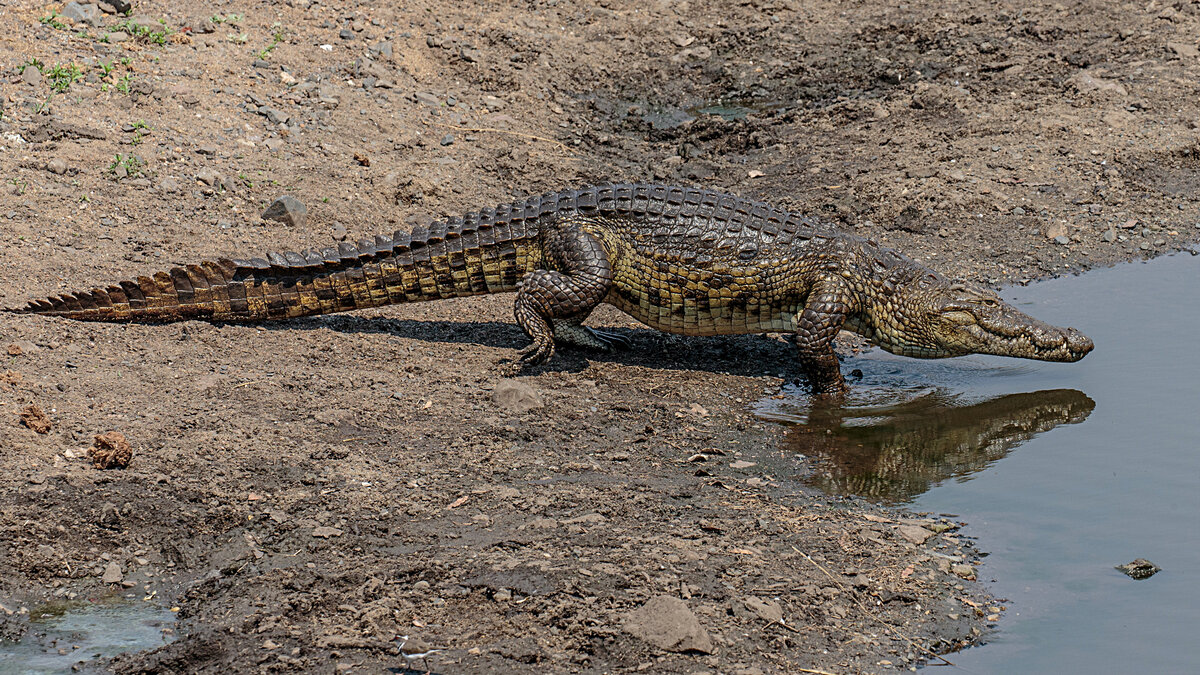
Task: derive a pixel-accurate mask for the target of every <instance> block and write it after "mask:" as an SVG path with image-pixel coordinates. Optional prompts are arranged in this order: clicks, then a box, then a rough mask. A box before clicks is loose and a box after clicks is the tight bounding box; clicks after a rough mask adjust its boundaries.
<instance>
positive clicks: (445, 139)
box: [439, 134, 454, 145]
mask: <svg viewBox="0 0 1200 675" xmlns="http://www.w3.org/2000/svg"><path fill="white" fill-rule="evenodd" d="M439 142H440V143H441V144H442V145H454V134H446V135H445V136H442V140H441V141H439Z"/></svg>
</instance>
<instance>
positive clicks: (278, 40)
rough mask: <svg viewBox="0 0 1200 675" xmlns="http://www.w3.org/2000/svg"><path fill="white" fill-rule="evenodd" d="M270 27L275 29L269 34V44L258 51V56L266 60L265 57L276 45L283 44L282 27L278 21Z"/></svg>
mask: <svg viewBox="0 0 1200 675" xmlns="http://www.w3.org/2000/svg"><path fill="white" fill-rule="evenodd" d="M271 27H272V28H274V29H275V32H274V33H273V34H272V35H271V44H269V45H267V46H266V47H264V48H263V49H262V50H260V51H259V52H258V58H260V59H262V60H263V61H266V60H267V57H268V56H270V55H271V52H273V51H275V48H276V47H278V46H279V45H281V44H283V27H282V26H280V25H279V23H278V22H276V23H275V24H274V25H273V26H271Z"/></svg>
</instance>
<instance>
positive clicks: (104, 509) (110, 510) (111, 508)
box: [100, 502, 121, 525]
mask: <svg viewBox="0 0 1200 675" xmlns="http://www.w3.org/2000/svg"><path fill="white" fill-rule="evenodd" d="M120 522H121V511H120V509H118V508H117V505H116V504H113V503H112V502H105V503H104V506H101V507H100V524H101V525H117V524H118V523H120Z"/></svg>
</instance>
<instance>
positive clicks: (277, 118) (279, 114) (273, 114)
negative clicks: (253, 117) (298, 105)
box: [258, 105, 290, 124]
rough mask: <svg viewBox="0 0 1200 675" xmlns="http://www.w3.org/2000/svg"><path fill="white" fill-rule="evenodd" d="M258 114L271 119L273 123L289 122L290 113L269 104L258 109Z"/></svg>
mask: <svg viewBox="0 0 1200 675" xmlns="http://www.w3.org/2000/svg"><path fill="white" fill-rule="evenodd" d="M258 114H259V115H262V116H264V117H266V118H267V119H269V120H271V123H272V124H287V121H288V119H290V118H289V117H288V114H287V113H285V112H283V111H282V110H279V109H277V108H272V107H271V106H269V105H265V106H262V107H261V108H259V109H258Z"/></svg>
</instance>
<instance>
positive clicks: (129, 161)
mask: <svg viewBox="0 0 1200 675" xmlns="http://www.w3.org/2000/svg"><path fill="white" fill-rule="evenodd" d="M106 171H107V172H108V173H109V174H112V175H113V176H115V177H117V178H124V177H125V176H136V175H138V174H139V173H141V172H142V160H140V159H138V158H137V157H134V156H133V155H120V154H118V155H116V157H115V158H114V159H113V161H112V164H109V165H108V169H106Z"/></svg>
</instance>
